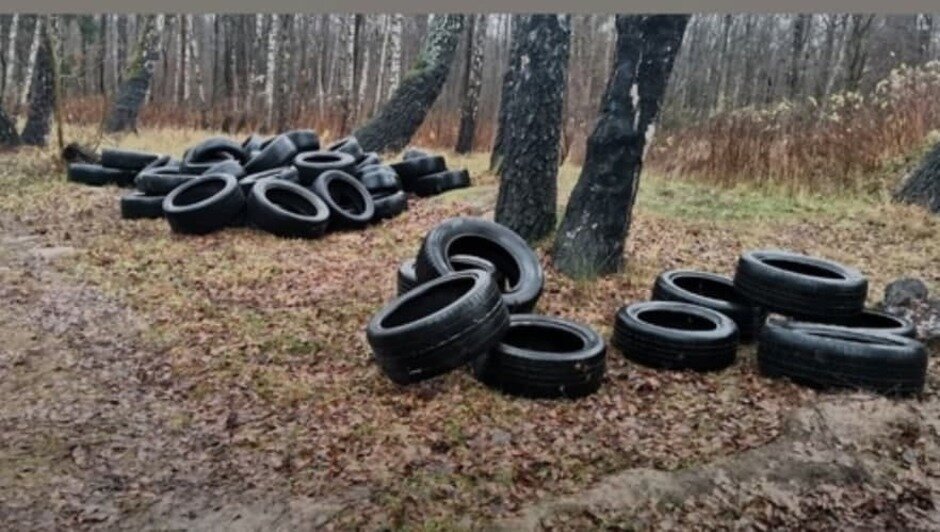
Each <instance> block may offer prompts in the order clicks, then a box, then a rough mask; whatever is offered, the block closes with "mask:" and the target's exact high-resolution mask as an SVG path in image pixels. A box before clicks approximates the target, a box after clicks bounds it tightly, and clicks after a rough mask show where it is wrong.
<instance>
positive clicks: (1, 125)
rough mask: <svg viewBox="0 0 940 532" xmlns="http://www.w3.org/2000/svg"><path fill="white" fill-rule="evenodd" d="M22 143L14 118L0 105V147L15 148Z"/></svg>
mask: <svg viewBox="0 0 940 532" xmlns="http://www.w3.org/2000/svg"><path fill="white" fill-rule="evenodd" d="M19 145H20V136H19V135H18V134H17V133H16V126H15V125H14V124H13V119H11V118H10V117H9V115H7V112H6V111H4V110H3V106H2V105H0V148H15V147H16V146H19Z"/></svg>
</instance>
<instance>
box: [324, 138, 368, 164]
mask: <svg viewBox="0 0 940 532" xmlns="http://www.w3.org/2000/svg"><path fill="white" fill-rule="evenodd" d="M326 151H332V152H339V153H345V154H347V155H350V156H352V158H353V159H354V160H355V161H356V162H357V163H358V162H359V161H361V160H362V159H363V158H365V156H366V154H365V152H364V151H362V146H360V145H359V139H357V138H356V137H353V136H349V137H344V138H341V139H339V140H337V141H336V142H334V143H333V144H330V145H329V146H327V148H326Z"/></svg>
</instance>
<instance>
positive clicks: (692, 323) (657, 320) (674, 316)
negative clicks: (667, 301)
mask: <svg viewBox="0 0 940 532" xmlns="http://www.w3.org/2000/svg"><path fill="white" fill-rule="evenodd" d="M637 319H639V320H641V321H645V322H646V323H649V324H652V325H656V326H657V327H664V328H666V329H679V330H684V331H713V330H715V329H717V328H718V324H717V323H715V322H713V321H711V320H708V319H705V318H703V317H701V316H696V315H695V314H689V313H687V312H678V311H674V310H644V311H641V312H640V313H639V314H637Z"/></svg>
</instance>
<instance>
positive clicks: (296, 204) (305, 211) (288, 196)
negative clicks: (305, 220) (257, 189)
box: [264, 189, 317, 216]
mask: <svg viewBox="0 0 940 532" xmlns="http://www.w3.org/2000/svg"><path fill="white" fill-rule="evenodd" d="M264 195H265V197H266V198H268V200H269V201H270V202H271V203H273V204H275V205H277V206H278V207H280V208H282V209H284V210H285V211H287V212H290V213H292V214H297V215H300V216H314V215H316V214H317V208H316V206H315V205H314V204H313V203H312V202H310V201H309V200H307V198H305V197H303V196H301V195H300V194H297V193H296V192H292V191H290V190H284V189H268V190H266V191H265V194H264Z"/></svg>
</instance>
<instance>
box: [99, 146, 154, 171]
mask: <svg viewBox="0 0 940 532" xmlns="http://www.w3.org/2000/svg"><path fill="white" fill-rule="evenodd" d="M159 157H160V155H159V154H156V153H150V152H145V151H137V150H118V149H112V148H105V149H103V150H101V166H104V167H107V168H123V169H124V170H137V171H140V170H143V169H144V168H145V167H146V166H147V165H148V164H150V163H152V162H154V161H155V160H157V159H158V158H159Z"/></svg>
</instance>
